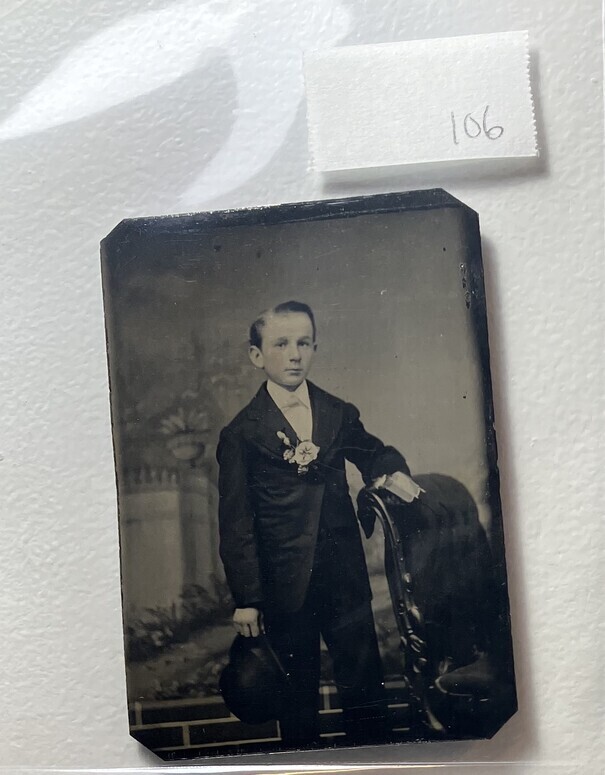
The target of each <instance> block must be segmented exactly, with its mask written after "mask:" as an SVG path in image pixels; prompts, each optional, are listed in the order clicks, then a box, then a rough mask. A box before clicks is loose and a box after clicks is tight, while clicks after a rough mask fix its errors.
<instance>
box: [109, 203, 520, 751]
mask: <svg viewBox="0 0 605 775" xmlns="http://www.w3.org/2000/svg"><path fill="white" fill-rule="evenodd" d="M159 220H160V222H161V223H165V222H166V221H169V219H159ZM176 220H178V219H176ZM132 223H136V222H132ZM174 223H175V219H172V225H171V226H170V228H168V229H166V230H163V229H162V228H161V227H157V228H156V227H154V228H152V229H150V230H149V231H148V232H146V231H145V229H135V228H131V227H130V226H129V222H125V223H124V224H122V225H121V226H120V227H118V228H117V229H116V230H115V231H114V232H113V233H112V235H111V236H110V237H109V238H108V241H106V247H105V250H106V254H107V256H108V257H109V258H110V259H111V260H107V261H106V265H105V266H104V282H105V304H106V316H107V329H108V345H109V361H110V377H111V395H112V413H113V424H114V441H115V450H116V467H117V480H118V503H119V517H120V525H119V530H120V540H121V553H122V556H121V566H122V584H123V605H124V625H125V643H126V659H127V679H128V696H129V703H130V707H131V724H132V729H133V734H135V732H136V733H137V734H135V736H137V738H138V739H140V740H141V741H142V742H145V743H148V742H149V741H152V743H153V744H152V745H151V747H152V748H154V749H155V750H158V752H160V753H161V751H173V752H178V751H181V752H182V751H185V750H187V747H188V746H189V747H191V748H193V747H196V750H198V751H200V752H202V753H203V752H204V746H205V747H206V748H207V749H208V751H207V752H208V753H211V752H215V751H216V752H220V750H221V746H224V747H225V750H227V748H228V747H229V745H230V744H234V743H236V742H237V744H238V745H241V744H242V742H241V741H245V740H247V739H249V740H250V741H252V742H254V741H257V744H258V741H261V743H262V742H263V741H269V743H270V742H271V740H275V739H277V738H276V732H275V729H274V726H273V727H272V726H271V724H269V725H264V726H263V728H262V729H252V730H250V729H248V728H247V726H246V725H244V724H241V723H240V722H238V721H237V720H236V719H233V718H231V719H230V720H229V719H228V720H227V721H226V722H225V723H212V724H207V725H205V726H204V725H203V724H201V723H200V722H201V721H203V720H204V719H213V720H214V721H215V722H216V721H217V720H220V719H221V718H222V716H221V714H222V715H223V716H225V717H228V716H229V714H228V712H226V711H225V709H224V707H223V706H222V705H221V698H220V695H219V691H218V678H219V676H220V672H221V670H222V668H223V667H224V665H225V664H226V662H227V657H228V649H229V646H230V644H231V642H232V640H233V637H234V630H233V627H232V624H231V615H232V611H233V603H232V601H231V599H230V595H229V591H228V588H227V586H226V583H225V579H224V574H223V570H222V566H221V562H220V559H219V555H218V524H217V501H218V494H217V474H218V471H217V463H216V458H215V452H216V445H217V441H218V436H219V433H220V431H221V429H222V428H223V427H224V426H225V425H226V424H227V423H228V422H229V421H230V420H231V419H232V418H233V417H234V415H235V414H236V413H237V412H238V411H239V410H240V409H241V408H242V407H243V406H244V405H245V404H246V403H247V402H248V401H249V400H250V398H251V397H252V396H253V395H254V393H255V392H256V390H257V389H258V386H259V385H260V383H261V381H262V378H263V375H262V372H257V371H256V370H255V369H254V367H253V366H252V364H251V363H250V361H249V359H248V355H247V350H248V341H247V337H248V329H249V326H250V323H251V322H252V321H253V320H254V319H255V318H256V317H257V315H258V314H259V312H261V311H262V310H264V309H266V308H268V307H271V306H273V305H275V304H277V303H280V302H283V301H286V300H288V299H296V300H299V301H303V302H306V303H307V304H309V305H310V306H311V307H312V308H313V310H314V312H315V315H316V322H317V340H318V351H317V354H316V357H315V362H314V365H313V369H312V371H311V374H310V379H311V381H312V382H314V383H316V384H317V385H319V386H320V387H322V388H324V389H325V390H327V391H329V392H330V393H333V394H335V395H337V396H339V397H340V398H343V399H345V400H347V401H350V402H352V403H353V404H355V406H357V407H358V408H359V410H360V412H361V419H362V421H363V423H364V425H365V427H366V428H367V430H369V431H370V432H371V433H373V434H375V435H377V436H378V437H379V438H380V439H381V440H383V441H384V442H385V443H386V444H392V445H393V446H395V447H396V448H397V449H399V450H401V452H402V454H403V455H404V456H405V457H406V459H407V461H408V463H409V465H410V468H411V471H412V475H414V474H422V473H430V472H438V473H443V474H447V475H449V476H451V477H454V478H455V479H457V480H458V481H459V482H461V483H462V484H463V485H464V486H465V487H466V488H467V489H468V491H469V492H470V494H471V495H472V498H473V499H474V500H475V502H476V504H477V507H478V510H479V518H480V521H481V524H482V525H483V527H484V529H485V531H486V533H487V537H488V540H489V542H490V543H491V548H492V553H493V557H494V568H495V569H496V575H497V574H500V575H501V577H502V582H503V583H505V575H504V574H505V571H504V565H503V554H502V545H501V522H500V515H499V514H497V515H496V517H497V518H496V519H493V514H492V510H491V508H490V504H492V505H493V503H494V497H495V498H496V502H497V503H499V501H498V497H497V493H496V494H495V495H494V493H493V492H492V493H491V497H490V491H489V482H490V478H489V477H490V461H489V456H488V454H487V453H486V446H487V440H486V420H485V396H484V393H483V385H484V384H485V383H484V378H485V375H484V374H483V373H482V368H483V365H482V361H481V358H480V356H479V353H478V344H477V336H476V331H475V327H474V323H473V316H472V315H471V314H470V308H471V301H472V299H471V293H470V289H469V285H468V279H467V277H466V261H467V257H468V250H469V246H468V239H467V232H468V230H467V228H466V226H465V223H466V221H465V216H464V210H462V209H461V208H459V207H441V208H438V209H431V208H428V209H411V210H403V211H402V212H397V213H384V214H360V215H357V216H356V217H347V218H342V217H335V218H328V219H324V220H312V221H308V220H301V219H294V220H292V221H290V222H287V221H286V222H279V219H278V222H274V223H268V222H265V223H260V224H258V223H257V224H249V223H248V224H247V223H245V222H244V223H240V224H237V225H230V224H228V223H227V224H219V225H217V226H216V227H214V226H212V224H210V225H208V223H205V224H204V225H203V226H202V227H199V228H197V227H196V228H193V227H192V228H185V227H184V228H183V229H182V230H180V231H178V232H177V231H175V229H174ZM487 380H488V384H489V375H487ZM489 398H490V400H491V396H490V397H489ZM349 474H350V476H349V481H350V487H351V492H352V495H353V498H354V499H355V495H356V494H357V492H358V491H359V489H360V487H361V486H362V484H363V483H362V481H361V477H360V476H359V474H358V473H357V472H356V470H355V469H353V468H352V467H351V469H350V471H349ZM492 474H493V471H492ZM364 546H365V550H366V555H367V563H368V569H369V572H370V576H371V583H372V587H373V592H374V600H373V609H374V615H375V621H376V629H377V634H378V638H379V644H380V648H381V652H382V657H383V663H384V669H385V674H386V680H387V688H389V687H390V688H391V690H392V691H393V692H395V694H394V697H395V699H399V702H393V703H392V704H393V706H397V705H400V706H401V709H402V710H401V713H402V714H404V712H405V696H404V694H405V692H403V690H401V691H400V694H399V695H397V691H398V687H399V689H401V672H402V671H401V654H400V651H399V648H398V641H399V638H398V633H397V627H396V624H395V620H394V615H393V611H392V606H391V600H390V597H389V591H388V585H387V580H386V578H385V572H384V539H383V535H382V531H381V529H380V527H377V529H376V530H375V532H374V535H373V536H372V538H371V539H370V540H368V541H366V540H365V539H364ZM331 680H332V679H331V675H330V666H329V660H328V659H326V660H325V666H324V670H323V678H322V689H321V695H322V697H321V705H320V707H321V708H322V710H323V711H325V714H324V715H325V719H324V720H325V722H326V728H325V730H324V731H325V735H326V740H329V736H330V735H334V736H337V735H338V734H339V732H338V728H337V724H336V725H335V722H334V721H333V719H334V717H335V716H336V715H337V714H331V713H330V712H331V711H337V710H338V708H337V698H336V697H335V692H334V691H333V687H332V684H331ZM396 695H397V696H396ZM393 713H394V714H395V717H396V714H397V708H396V707H394V708H393ZM183 720H184V721H185V722H188V721H190V722H191V723H189V724H188V723H183V724H181V721H183ZM328 721H330V723H331V724H332V726H329V724H328ZM395 723H397V722H395ZM405 723H406V722H405V718H403V716H402V717H401V719H400V721H399V726H400V728H401V729H405ZM255 750H258V747H257V748H256V749H255Z"/></svg>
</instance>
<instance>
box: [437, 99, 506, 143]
mask: <svg viewBox="0 0 605 775" xmlns="http://www.w3.org/2000/svg"><path fill="white" fill-rule="evenodd" d="M488 110H489V105H486V106H485V110H484V111H483V118H482V120H481V123H479V122H478V121H477V119H476V118H473V115H472V113H467V114H466V116H465V117H464V121H463V122H462V128H463V130H464V134H465V135H466V136H467V137H470V138H471V140H474V139H475V138H476V137H479V135H480V134H484V135H485V136H486V137H487V138H488V139H489V140H497V139H498V138H499V137H502V135H503V134H504V127H502V126H499V125H498V124H494V125H493V126H488V124H487V111H488ZM450 118H451V119H452V136H453V138H454V145H458V144H459V142H460V141H459V140H458V123H457V120H456V116H455V114H454V111H452V112H451V113H450Z"/></svg>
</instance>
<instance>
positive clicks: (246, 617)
mask: <svg viewBox="0 0 605 775" xmlns="http://www.w3.org/2000/svg"><path fill="white" fill-rule="evenodd" d="M233 626H234V627H235V629H236V630H237V632H238V633H239V634H240V635H243V636H244V637H245V638H258V636H259V635H262V633H264V631H265V628H264V626H263V616H262V614H261V612H260V611H259V610H258V608H236V609H235V612H234V614H233Z"/></svg>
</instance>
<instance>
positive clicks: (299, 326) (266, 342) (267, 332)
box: [250, 312, 317, 390]
mask: <svg viewBox="0 0 605 775" xmlns="http://www.w3.org/2000/svg"><path fill="white" fill-rule="evenodd" d="M316 347H317V345H316V344H315V341H314V339H313V324H312V323H311V320H310V319H309V316H308V315H305V313H304V312H286V313H284V314H282V315H270V316H269V317H268V318H267V321H266V323H265V325H264V326H263V328H262V344H261V347H260V348H259V347H254V346H252V347H250V360H251V361H252V363H253V364H254V365H255V366H256V367H257V368H260V369H264V371H265V374H266V375H267V377H268V378H269V379H270V380H272V381H273V382H275V383H277V384H278V385H281V387H283V388H286V390H296V388H297V387H298V386H299V385H300V384H302V383H303V382H304V380H305V379H306V378H307V374H308V373H309V369H310V368H311V363H312V361H313V356H314V355H315V350H316Z"/></svg>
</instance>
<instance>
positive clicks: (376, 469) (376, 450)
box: [343, 404, 410, 485]
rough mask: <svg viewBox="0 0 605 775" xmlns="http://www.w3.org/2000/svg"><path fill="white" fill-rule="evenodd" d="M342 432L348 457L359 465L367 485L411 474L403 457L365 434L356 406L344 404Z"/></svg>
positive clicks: (378, 440) (393, 449)
mask: <svg viewBox="0 0 605 775" xmlns="http://www.w3.org/2000/svg"><path fill="white" fill-rule="evenodd" d="M343 430H344V454H345V457H346V458H347V460H350V461H351V463H353V464H354V465H355V466H357V468H358V469H359V471H360V472H361V475H362V477H363V480H364V482H365V484H366V485H370V484H372V483H373V482H374V480H375V479H378V478H379V477H381V476H384V475H385V474H386V475H387V476H388V475H390V474H394V473H395V471H403V473H404V474H408V475H409V473H410V469H409V468H408V464H407V463H406V462H405V458H404V457H403V455H402V454H401V453H400V452H398V451H397V450H396V449H395V447H389V446H386V445H385V444H383V443H382V441H380V439H378V438H376V436H372V434H371V433H368V432H367V431H366V429H365V428H364V427H363V423H362V422H361V420H360V418H359V411H358V410H357V408H356V407H355V406H353V404H346V405H345V412H344V419H343Z"/></svg>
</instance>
